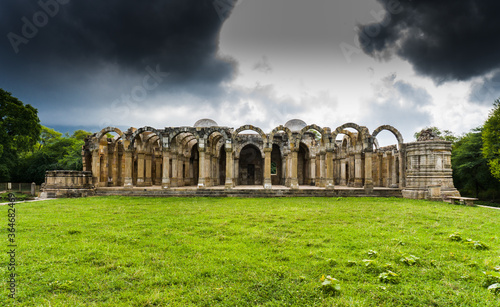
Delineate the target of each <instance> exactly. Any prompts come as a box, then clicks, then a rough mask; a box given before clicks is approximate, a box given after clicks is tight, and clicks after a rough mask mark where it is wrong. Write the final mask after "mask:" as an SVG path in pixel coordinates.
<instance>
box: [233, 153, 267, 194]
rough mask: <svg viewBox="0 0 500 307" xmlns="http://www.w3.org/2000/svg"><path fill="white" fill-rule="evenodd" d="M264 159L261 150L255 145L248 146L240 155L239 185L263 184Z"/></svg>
mask: <svg viewBox="0 0 500 307" xmlns="http://www.w3.org/2000/svg"><path fill="white" fill-rule="evenodd" d="M263 160H264V159H262V155H261V153H260V150H259V149H258V148H257V147H256V146H255V145H246V146H245V147H243V149H242V150H241V153H240V159H239V165H238V168H239V169H238V171H239V176H238V177H239V178H238V181H239V184H241V185H261V184H263V181H262V178H263V172H264V161H263Z"/></svg>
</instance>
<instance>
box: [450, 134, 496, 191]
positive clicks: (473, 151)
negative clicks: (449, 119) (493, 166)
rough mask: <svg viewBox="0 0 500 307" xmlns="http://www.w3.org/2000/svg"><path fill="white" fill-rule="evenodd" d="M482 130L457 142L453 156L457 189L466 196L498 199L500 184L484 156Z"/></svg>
mask: <svg viewBox="0 0 500 307" xmlns="http://www.w3.org/2000/svg"><path fill="white" fill-rule="evenodd" d="M481 133H482V128H476V129H474V130H473V131H471V132H469V133H467V134H465V135H464V136H462V137H461V138H459V139H458V141H457V142H455V144H454V146H453V151H452V155H451V163H452V165H453V179H454V183H455V187H456V188H457V189H459V190H460V192H461V193H462V194H464V195H468V196H474V197H481V198H489V199H492V198H497V197H498V195H499V193H496V192H495V191H499V188H500V183H499V182H497V181H496V180H495V179H494V178H492V176H491V173H490V171H489V169H488V161H487V160H486V159H485V158H484V156H483V155H482V152H481V149H482V147H483V141H482V138H481Z"/></svg>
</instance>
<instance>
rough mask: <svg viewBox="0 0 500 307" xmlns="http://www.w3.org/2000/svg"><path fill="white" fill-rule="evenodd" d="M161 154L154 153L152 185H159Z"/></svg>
mask: <svg viewBox="0 0 500 307" xmlns="http://www.w3.org/2000/svg"><path fill="white" fill-rule="evenodd" d="M161 161H162V159H161V154H160V155H158V154H156V155H155V182H154V185H161V169H162V163H161Z"/></svg>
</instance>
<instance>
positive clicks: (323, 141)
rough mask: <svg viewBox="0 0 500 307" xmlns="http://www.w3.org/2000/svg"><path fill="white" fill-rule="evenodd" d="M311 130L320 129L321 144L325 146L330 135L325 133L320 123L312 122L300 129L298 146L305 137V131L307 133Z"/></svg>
mask: <svg viewBox="0 0 500 307" xmlns="http://www.w3.org/2000/svg"><path fill="white" fill-rule="evenodd" d="M309 130H316V131H318V132H319V133H320V134H321V145H322V146H324V145H325V144H326V142H327V141H328V135H327V134H326V133H325V131H324V129H322V128H321V127H320V126H318V125H315V124H311V125H307V126H305V127H304V128H302V129H301V130H300V131H299V134H298V136H297V146H299V144H300V141H301V140H302V137H303V135H304V133H306V132H307V131H309Z"/></svg>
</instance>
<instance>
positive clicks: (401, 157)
mask: <svg viewBox="0 0 500 307" xmlns="http://www.w3.org/2000/svg"><path fill="white" fill-rule="evenodd" d="M405 165H406V161H405V155H404V149H403V144H399V188H400V189H402V188H404V187H405V169H406V168H405Z"/></svg>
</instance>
